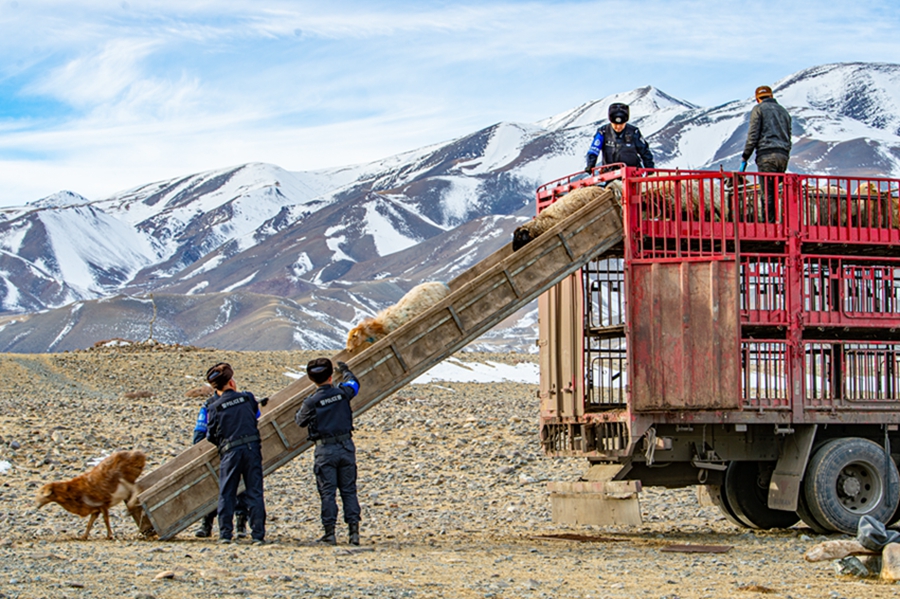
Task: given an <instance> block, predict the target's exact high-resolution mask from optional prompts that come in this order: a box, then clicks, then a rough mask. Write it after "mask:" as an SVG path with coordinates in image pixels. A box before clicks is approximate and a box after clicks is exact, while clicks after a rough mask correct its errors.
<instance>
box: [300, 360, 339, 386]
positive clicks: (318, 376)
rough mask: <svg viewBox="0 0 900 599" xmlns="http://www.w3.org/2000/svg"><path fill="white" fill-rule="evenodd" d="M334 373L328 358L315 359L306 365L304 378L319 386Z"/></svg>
mask: <svg viewBox="0 0 900 599" xmlns="http://www.w3.org/2000/svg"><path fill="white" fill-rule="evenodd" d="M333 372H334V366H333V365H332V364H331V360H329V359H328V358H316V359H315V360H310V361H309V364H307V365H306V376H308V377H309V380H311V381H312V382H314V383H315V384H317V385H321V384H322V383H324V382H325V381H327V380H328V378H329V377H330V376H331V374H332V373H333Z"/></svg>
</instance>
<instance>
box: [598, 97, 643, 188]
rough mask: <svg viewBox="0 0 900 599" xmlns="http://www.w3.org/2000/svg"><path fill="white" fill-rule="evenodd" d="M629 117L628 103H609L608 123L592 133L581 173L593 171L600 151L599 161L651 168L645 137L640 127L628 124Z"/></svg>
mask: <svg viewBox="0 0 900 599" xmlns="http://www.w3.org/2000/svg"><path fill="white" fill-rule="evenodd" d="M628 117H629V108H628V104H622V103H621V102H614V103H612V104H610V105H609V123H608V124H606V125H604V126H602V127H600V128H599V129H597V133H595V134H594V141H593V142H592V143H591V148H590V149H589V150H588V153H587V164H586V165H585V167H584V172H586V173H590V172H591V171H592V170H594V167H595V166H596V165H597V157H598V156H599V155H600V153H601V152H602V153H603V162H602V164H615V163H617V162H624V163H625V166H634V167H640V166H643V167H644V168H654V167H653V153H652V152H650V145H649V144H648V143H647V142H646V141H645V140H644V136H643V135H641V130H640V129H638V128H637V127H635V126H634V125H629V124H628Z"/></svg>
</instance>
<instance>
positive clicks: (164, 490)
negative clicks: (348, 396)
mask: <svg viewBox="0 0 900 599" xmlns="http://www.w3.org/2000/svg"><path fill="white" fill-rule="evenodd" d="M622 237H623V227H622V216H621V205H620V200H619V196H618V195H617V193H616V192H615V191H614V190H613V189H607V190H606V192H605V193H604V194H603V195H601V196H600V197H599V198H598V199H597V200H594V201H593V202H591V203H590V204H588V205H587V206H585V207H583V208H582V209H581V210H579V211H578V212H576V213H575V214H573V215H571V216H570V217H568V218H567V219H566V220H564V221H563V222H561V223H559V224H557V225H556V226H555V227H553V228H552V229H550V230H549V231H547V232H546V233H544V234H543V235H541V236H540V237H538V238H537V239H535V240H534V241H532V242H531V243H529V244H528V245H526V246H525V247H524V248H522V249H520V250H519V251H517V252H515V253H513V252H512V249H511V244H507V245H506V246H505V247H503V248H502V249H500V250H498V251H497V252H495V253H494V254H492V255H490V256H488V257H487V258H485V259H484V260H482V261H481V262H479V263H478V264H476V265H475V266H473V267H472V268H470V269H469V270H467V271H466V272H464V273H463V274H462V275H460V276H459V277H457V278H456V279H454V280H453V281H451V282H449V283H448V285H449V287H450V290H451V293H450V295H449V296H448V297H447V298H446V299H444V300H443V301H442V302H440V303H438V304H435V305H434V306H433V307H432V308H430V309H429V310H428V311H427V312H425V313H424V314H422V315H420V316H418V317H417V318H415V319H414V320H413V321H411V322H409V323H406V324H405V325H403V326H402V327H400V328H399V329H397V330H395V331H394V332H393V333H391V334H390V335H388V336H387V337H385V338H384V339H382V340H380V341H378V342H377V343H375V344H374V345H372V346H371V347H369V348H367V349H366V350H364V351H363V352H360V353H359V354H357V355H354V356H351V355H349V354H348V353H347V352H341V353H339V354H337V355H336V356H334V359H339V360H343V361H345V362H347V364H348V365H349V366H350V368H351V370H352V371H353V373H354V374H355V375H356V376H357V378H358V379H359V384H360V391H359V394H358V395H357V396H356V397H355V398H354V399H353V401H352V403H351V407H352V409H353V413H354V416H359V415H360V414H362V413H363V412H365V411H366V410H368V409H369V408H371V407H373V406H374V405H376V404H377V403H379V402H380V401H381V400H383V399H385V398H386V397H388V396H390V395H391V394H393V393H394V392H396V391H397V390H398V389H401V388H402V387H404V386H405V385H407V384H408V383H409V382H410V381H412V380H413V379H415V378H416V377H418V376H419V375H420V374H423V373H424V372H426V371H428V370H429V369H430V368H431V367H432V366H434V365H435V364H437V363H439V362H441V361H443V360H445V359H447V358H448V357H450V356H451V355H452V354H453V353H454V352H456V351H458V350H460V349H462V348H463V347H464V346H465V345H467V344H468V343H470V342H471V341H473V340H475V339H476V338H478V337H479V336H481V335H482V334H483V333H485V332H487V331H488V330H490V329H491V328H493V327H494V326H496V325H497V324H498V323H500V322H501V321H502V320H503V319H505V318H507V317H508V316H510V315H512V314H513V313H515V312H516V311H517V310H519V309H520V308H522V307H523V306H525V305H526V304H528V303H529V302H531V301H532V300H534V299H535V298H537V297H538V296H539V295H540V294H541V293H543V292H544V291H547V290H548V289H550V288H551V287H553V286H554V285H556V284H557V283H559V282H560V281H562V280H563V279H564V278H565V277H567V276H568V275H570V274H572V273H573V272H575V271H576V270H578V269H579V268H581V267H582V266H583V265H584V264H585V263H587V262H588V261H589V260H590V259H591V258H593V257H595V256H597V255H598V254H600V253H602V252H604V251H605V250H607V249H609V248H610V247H612V246H614V245H615V244H617V243H619V242H620V241H621V240H622ZM314 388H315V386H314V385H313V384H312V383H311V382H309V380H308V379H306V378H305V377H304V378H301V379H298V380H297V381H295V382H294V383H292V384H291V385H289V386H288V387H286V388H284V389H282V390H281V391H279V392H278V393H276V394H274V395H272V396H271V397H270V398H269V403H268V405H267V406H266V407H265V408H262V414H261V416H260V419H259V432H260V436H261V438H262V454H263V471H264V473H265V475H268V474H270V473H271V472H274V471H275V470H277V469H278V468H280V467H281V466H283V465H284V464H286V463H288V462H289V461H291V460H292V459H294V458H295V457H296V456H297V455H299V454H300V453H302V452H304V451H306V450H307V449H308V448H309V447H311V446H312V443H310V442H309V441H308V440H307V438H306V429H301V428H300V427H298V426H297V425H296V424H295V423H294V414H295V413H296V412H297V410H299V409H300V405H301V403H302V402H303V399H304V398H306V397H307V396H308V395H309V394H310V393H312V392H313V390H314ZM218 473H219V455H218V452H217V450H216V448H215V447H214V446H213V445H211V444H210V443H208V442H206V441H202V442H200V443H197V444H196V445H193V446H191V447H190V448H189V449H186V450H185V451H184V452H182V453H181V454H179V455H178V456H177V457H175V458H174V459H172V460H171V461H170V462H168V463H166V464H164V465H162V466H160V467H159V468H157V469H156V470H154V471H152V472H149V473H147V474H145V475H144V476H143V477H141V478H140V479H139V480H138V481H137V484H138V485H139V486H140V488H141V489H143V491H142V492H141V494H140V495H139V497H138V502H139V505H138V506H136V507H135V508H134V509H133V510H132V512H131V513H132V516H133V517H134V518H135V521H136V522H137V524H138V526H139V528H140V529H141V531H142V532H143V533H145V534H151V533H153V532H155V533H156V534H157V535H159V538H160V539H169V538H171V537H173V536H174V535H176V534H178V533H179V532H180V531H182V530H184V529H185V528H187V527H188V526H190V525H191V524H192V523H193V522H195V521H197V519H198V518H200V517H201V516H203V515H204V514H206V513H208V512H209V511H211V510H212V509H214V508H215V506H216V502H217V499H218V492H219V483H218Z"/></svg>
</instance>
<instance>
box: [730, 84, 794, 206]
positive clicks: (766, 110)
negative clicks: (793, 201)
mask: <svg viewBox="0 0 900 599" xmlns="http://www.w3.org/2000/svg"><path fill="white" fill-rule="evenodd" d="M754 150H755V151H756V168H757V170H758V171H759V172H761V173H783V172H785V171H786V170H787V165H788V159H789V158H790V155H791V115H789V114H788V111H787V110H785V109H784V107H783V106H782V105H781V104H779V103H778V102H776V101H775V98H774V97H773V96H772V88H771V87H769V86H768V85H763V86H760V87H757V88H756V106H754V107H753V110H752V111H750V126H749V128H748V129H747V143H746V144H745V145H744V153H743V154H742V155H741V159H742V162H741V171H744V170H745V169H746V168H747V161H748V160H749V159H750V156H752V155H753V152H754ZM775 192H776V177H766V181H765V185H764V194H765V205H766V217H765V220H766V221H767V222H770V223H774V222H775ZM760 220H762V219H760Z"/></svg>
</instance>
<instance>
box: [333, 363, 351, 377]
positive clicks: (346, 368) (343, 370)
mask: <svg viewBox="0 0 900 599" xmlns="http://www.w3.org/2000/svg"><path fill="white" fill-rule="evenodd" d="M335 366H337V369H338V372H340V373H341V374H344V373H347V372H350V367H349V366H347V364H346V363H344V362H341V361H340V360H338V361H337V362H335Z"/></svg>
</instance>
